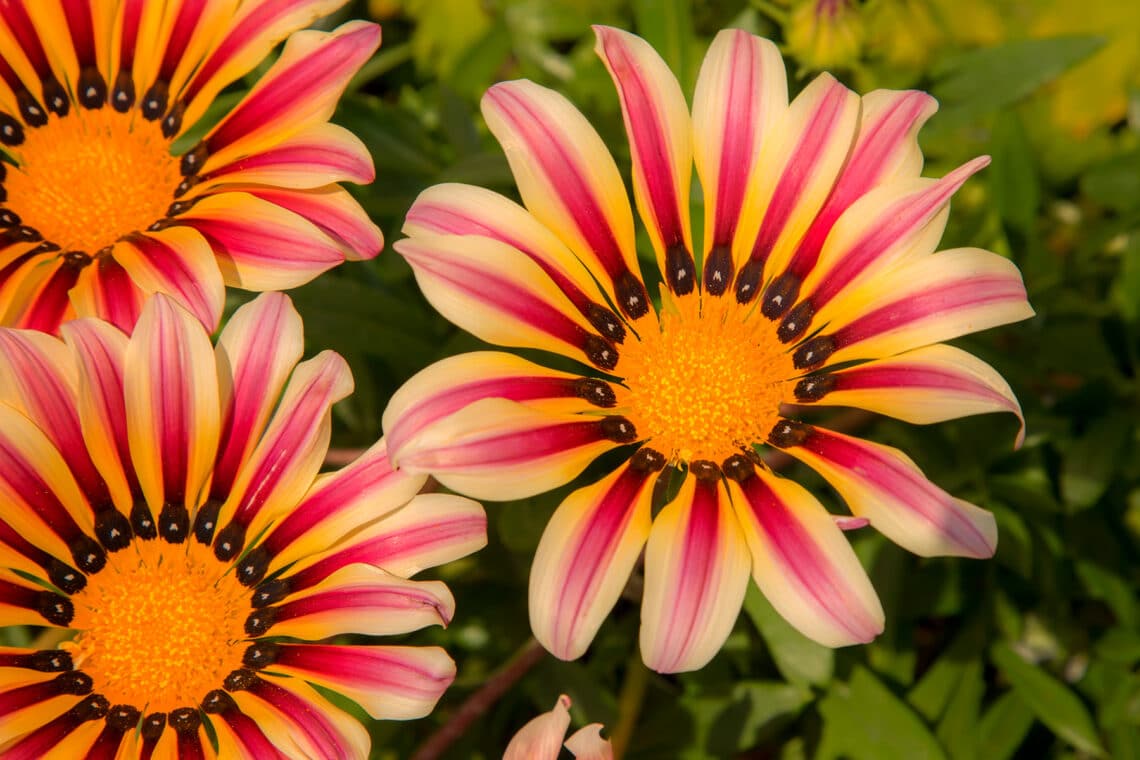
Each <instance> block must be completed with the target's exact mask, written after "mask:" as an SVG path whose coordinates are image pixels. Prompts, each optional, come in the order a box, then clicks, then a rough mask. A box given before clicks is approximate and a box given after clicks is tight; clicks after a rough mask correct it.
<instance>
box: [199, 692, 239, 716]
mask: <svg viewBox="0 0 1140 760" xmlns="http://www.w3.org/2000/svg"><path fill="white" fill-rule="evenodd" d="M201 707H202V712H204V713H208V714H210V715H221V714H222V713H227V712H229V711H230V710H233V709H235V708H236V707H237V702H235V701H234V698H233V697H231V696H230V695H229V694H226V693H225V692H224V691H222V690H221V689H214V690H213V691H211V692H210V693H209V694H207V695H206V696H205V698H204V699H203V700H202V705H201Z"/></svg>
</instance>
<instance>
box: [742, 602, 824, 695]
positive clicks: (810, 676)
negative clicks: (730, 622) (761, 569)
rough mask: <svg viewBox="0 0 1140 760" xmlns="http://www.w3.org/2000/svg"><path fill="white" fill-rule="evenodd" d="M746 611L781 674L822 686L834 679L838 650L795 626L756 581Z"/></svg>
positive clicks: (745, 604)
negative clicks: (808, 636) (776, 607)
mask: <svg viewBox="0 0 1140 760" xmlns="http://www.w3.org/2000/svg"><path fill="white" fill-rule="evenodd" d="M744 611H745V612H746V613H748V617H749V618H751V619H752V622H753V623H754V624H755V625H756V628H757V629H759V631H760V635H761V636H763V637H764V642H765V643H766V644H767V645H768V651H769V652H770V653H771V655H772V659H773V660H774V661H775V663H776V668H777V669H778V670H779V671H780V675H782V676H783V677H784V678H786V679H788V680H789V681H791V682H792V683H793V684H801V685H802V684H814V685H816V686H822V685H824V684H826V683H827V682H828V681H830V680H831V673H832V670H833V668H834V667H835V651H834V650H833V649H831V648H830V647H825V646H822V645H820V644H817V643H815V642H814V641H812V640H811V639H809V638H807V637H806V636H804V635H803V634H802V633H800V632H799V631H797V630H796V629H795V628H793V627H792V626H791V624H789V623H788V621H786V620H784V618H782V617H780V613H778V612H776V610H775V608H773V607H772V605H771V603H770V602H769V601H768V600H767V599H765V598H764V595H763V594H762V593H760V589H758V588H756V586H755V585H753V584H749V587H748V594H747V596H745V597H744Z"/></svg>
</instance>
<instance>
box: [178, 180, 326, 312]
mask: <svg viewBox="0 0 1140 760" xmlns="http://www.w3.org/2000/svg"><path fill="white" fill-rule="evenodd" d="M175 222H176V224H182V225H188V226H190V227H193V228H194V229H196V230H198V232H200V233H202V235H203V236H205V238H206V240H207V241H209V243H210V247H211V248H213V250H214V255H215V256H217V261H218V266H219V268H220V269H221V271H222V277H223V279H224V280H225V282H226V284H227V285H233V286H235V287H239V288H245V289H246V290H286V289H288V288H294V287H297V286H298V285H303V284H305V283H306V282H308V281H309V280H311V279H313V278H314V277H316V276H317V275H318V274H320V273H321V272H324V271H326V270H328V269H331V268H332V267H334V266H336V265H337V264H340V263H341V262H343V261H344V253H343V252H342V251H341V249H340V246H339V245H337V244H336V242H335V241H333V240H332V239H331V238H329V237H328V236H327V235H325V234H324V233H323V232H321V231H320V229H318V228H317V227H316V226H315V225H313V223H312V222H309V221H308V220H306V219H304V218H303V217H301V216H299V215H297V214H295V213H293V212H292V211H288V210H286V209H284V208H281V207H280V206H277V205H275V204H273V203H270V202H268V201H264V200H262V199H261V198H257V197H255V196H253V195H251V194H249V193H237V192H231V193H219V194H218V195H210V196H207V197H205V198H203V199H201V200H200V201H198V202H197V203H195V204H194V205H193V206H192V207H191V208H190V210H189V211H187V212H186V213H184V214H182V215H181V216H179V217H176V219H175Z"/></svg>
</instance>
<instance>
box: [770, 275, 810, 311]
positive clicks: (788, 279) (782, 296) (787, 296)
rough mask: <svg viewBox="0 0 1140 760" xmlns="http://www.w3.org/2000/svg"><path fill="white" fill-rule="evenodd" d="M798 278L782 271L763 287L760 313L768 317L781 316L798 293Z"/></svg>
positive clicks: (793, 301)
mask: <svg viewBox="0 0 1140 760" xmlns="http://www.w3.org/2000/svg"><path fill="white" fill-rule="evenodd" d="M801 284H802V283H801V282H800V278H799V277H797V276H796V275H794V274H792V273H791V272H784V273H783V274H781V275H780V276H779V277H777V278H776V279H774V280H772V282H770V283H768V287H766V288H764V298H763V300H761V302H760V313H761V314H763V315H764V316H765V317H767V318H768V319H772V320H776V319H779V318H780V317H782V316H783V315H784V314H785V313H786V312H787V311H788V309H790V308H792V304H794V303H795V302H796V299H797V298H799V295H800V285H801Z"/></svg>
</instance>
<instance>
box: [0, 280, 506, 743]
mask: <svg viewBox="0 0 1140 760" xmlns="http://www.w3.org/2000/svg"><path fill="white" fill-rule="evenodd" d="M63 334H64V340H65V341H66V342H64V341H61V340H59V339H56V338H53V337H50V336H48V335H46V334H44V333H40V332H35V331H24V330H14V329H5V330H0V364H2V366H0V377H4V378H5V382H4V384H3V385H2V386H0V401H2V403H0V499H2V501H3V510H0V625H4V626H11V625H40V626H54V627H57V628H61V629H72V636H71V638H70V640H68V641H65V642H64V643H62V644H60V645H59V647H58V648H56V649H46V650H33V649H21V648H2V649H0V755H2V756H3V757H5V758H7V759H8V760H16V759H17V758H28V759H29V760H31V759H32V758H42V757H45V756H49V753H52V754H51V755H50V756H53V757H68V758H71V757H94V758H113V757H118V758H139V757H174V756H175V754H177V756H178V757H183V758H185V757H224V758H250V759H251V760H252V759H256V760H261V758H267V757H281V756H285V757H291V758H312V757H330V758H331V757H336V758H363V757H366V756H367V755H368V749H369V739H368V733H367V732H366V731H365V729H364V727H363V726H361V725H360V724H359V723H358V722H357V721H356V720H355V719H354V718H352V717H351V716H349V715H348V714H347V713H345V712H344V711H342V710H341V709H340V708H338V707H336V706H334V705H333V704H332V703H330V702H329V701H328V700H327V699H325V697H323V696H322V695H321V694H320V693H319V692H318V691H317V690H316V689H315V688H314V686H319V687H322V688H326V689H330V690H332V691H334V692H338V693H340V694H343V695H344V696H346V697H348V698H349V699H352V700H355V701H356V702H357V703H359V705H360V706H361V707H362V708H363V709H364V710H365V711H366V712H368V713H369V714H370V715H372V716H373V717H375V718H413V717H419V716H422V715H425V714H426V713H428V712H429V711H430V710H431V709H432V707H433V705H434V704H435V702H436V700H437V699H438V698H439V696H440V695H441V694H442V693H443V690H444V689H445V688H446V687H447V686H448V684H450V683H451V680H452V679H453V678H454V675H455V666H454V663H452V661H451V659H450V658H449V657H448V656H447V654H446V653H445V652H444V651H443V650H441V649H439V648H437V647H405V646H363V645H359V644H354V643H349V642H347V641H343V640H341V639H336V638H334V637H339V636H341V634H350V633H356V634H366V635H369V636H381V635H389V634H403V633H407V632H409V631H414V630H416V629H419V628H421V627H423V626H427V625H432V624H446V623H447V622H448V621H449V620H450V618H451V615H452V611H453V607H454V605H453V600H452V597H451V595H450V593H449V592H448V590H447V588H446V587H445V586H444V585H443V584H442V583H440V582H438V581H414V580H408V578H409V577H410V576H411V575H413V574H415V573H416V572H418V571H419V570H420V569H422V568H425V567H430V566H433V565H437V564H439V563H441V562H445V561H448V560H450V559H453V558H456V557H459V556H463V555H465V554H467V553H469V552H471V551H474V550H475V549H478V548H479V547H481V546H482V545H483V544H484V542H485V520H484V516H483V512H482V509H481V508H480V507H479V505H478V504H476V503H475V502H472V501H470V500H468V499H464V498H462V497H459V496H452V495H445V494H430V495H419V496H417V495H416V493H417V491H418V490H419V488H420V486H421V485H422V484H423V482H424V478H423V477H422V476H415V475H410V474H408V473H403V472H394V471H392V469H391V468H390V467H389V465H388V459H387V453H386V449H385V444H384V442H383V441H381V442H380V443H377V444H376V445H375V446H373V447H372V448H371V449H370V450H368V451H367V452H366V453H364V454H363V455H362V456H361V457H360V458H359V459H358V460H357V461H355V462H353V463H352V464H350V465H349V466H347V467H346V468H344V469H343V470H340V471H339V472H335V473H330V474H327V475H321V476H318V475H317V471H318V470H319V469H320V466H321V463H322V461H323V459H324V455H325V452H326V449H327V448H328V441H329V426H330V411H329V410H330V407H331V406H332V404H333V403H334V402H335V401H337V400H339V399H341V398H343V397H344V396H346V395H347V394H348V393H350V392H351V390H352V378H351V375H350V374H349V371H348V367H347V366H346V364H345V362H344V360H343V359H341V358H340V356H338V355H337V354H335V353H332V352H327V351H326V352H324V353H321V354H319V355H317V356H316V357H314V358H312V359H310V360H308V361H304V362H301V363H299V364H298V363H297V362H298V359H299V358H300V354H301V348H302V335H301V323H300V318H299V317H298V316H297V313H296V312H295V311H294V310H293V308H292V306H291V304H290V303H289V301H288V299H287V298H285V297H284V296H282V295H280V294H266V295H263V296H261V297H260V298H258V299H257V300H256V301H254V302H253V303H251V304H249V305H246V306H244V307H242V308H241V309H239V310H238V311H237V313H236V314H234V316H233V318H232V319H231V321H230V322H229V323H228V324H227V325H226V328H225V329H224V330H223V331H222V334H221V337H220V339H219V341H218V345H217V348H216V349H215V348H214V347H213V346H211V345H210V340H209V337H208V336H207V334H206V331H205V330H204V329H203V327H202V326H201V325H200V324H199V323H198V321H197V320H196V319H194V317H192V316H191V315H190V314H189V313H188V312H186V311H185V310H183V309H182V308H181V307H179V306H177V305H176V304H175V303H174V302H173V301H172V300H171V299H169V298H168V297H166V296H164V295H161V294H160V295H157V296H154V297H153V298H152V299H151V300H150V301H149V303H148V305H147V306H146V307H145V308H144V310H143V313H142V316H141V318H140V319H139V322H138V325H137V328H136V330H135V332H134V334H133V335H132V336H131V337H130V338H129V339H128V338H127V337H126V336H125V335H124V334H123V333H122V332H120V331H119V330H118V329H116V328H115V327H113V326H111V325H110V324H108V323H106V322H103V321H99V320H95V319H80V320H76V321H73V322H69V323H68V324H66V325H65V326H64V327H63ZM65 638H68V636H67V635H66V634H63V635H61V636H60V637H59V638H58V639H56V640H59V639H65ZM307 642H320V643H307Z"/></svg>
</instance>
